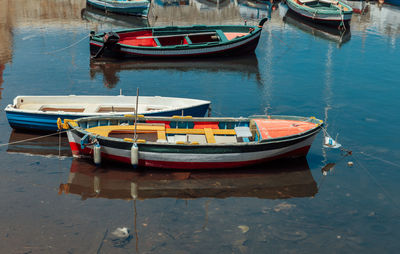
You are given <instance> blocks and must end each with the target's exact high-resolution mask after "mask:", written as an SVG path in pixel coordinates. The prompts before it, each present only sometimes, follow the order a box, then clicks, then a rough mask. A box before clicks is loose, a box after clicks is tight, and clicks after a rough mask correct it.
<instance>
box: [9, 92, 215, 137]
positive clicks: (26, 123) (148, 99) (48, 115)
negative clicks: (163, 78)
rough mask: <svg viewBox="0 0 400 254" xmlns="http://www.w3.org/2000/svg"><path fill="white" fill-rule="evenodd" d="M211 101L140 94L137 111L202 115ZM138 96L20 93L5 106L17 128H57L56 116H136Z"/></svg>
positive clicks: (45, 129)
mask: <svg viewBox="0 0 400 254" xmlns="http://www.w3.org/2000/svg"><path fill="white" fill-rule="evenodd" d="M210 104H211V103H210V101H205V100H197V99H188V98H175V97H160V96H139V99H138V107H137V108H138V114H139V115H146V116H174V115H180V116H182V115H185V116H189V115H190V116H194V117H203V116H204V115H205V114H206V113H207V111H208V109H209V107H210ZM135 108H136V96H123V95H119V96H75V95H69V96H17V97H15V98H14V101H13V104H9V105H7V107H6V108H5V111H6V114H7V119H8V123H9V124H10V126H11V127H12V128H14V129H29V130H37V131H57V130H58V127H57V119H58V118H62V119H76V118H81V117H87V116H115V115H133V114H135V112H136V109H135Z"/></svg>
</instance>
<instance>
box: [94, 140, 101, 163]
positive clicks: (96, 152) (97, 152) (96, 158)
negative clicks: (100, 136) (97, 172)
mask: <svg viewBox="0 0 400 254" xmlns="http://www.w3.org/2000/svg"><path fill="white" fill-rule="evenodd" d="M93 161H94V164H96V165H100V164H101V146H100V145H99V144H98V143H96V144H94V147H93Z"/></svg>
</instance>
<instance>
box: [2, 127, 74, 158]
mask: <svg viewBox="0 0 400 254" xmlns="http://www.w3.org/2000/svg"><path fill="white" fill-rule="evenodd" d="M8 142H9V143H10V144H9V145H8V148H7V153H18V154H25V155H29V156H32V155H38V156H45V157H51V156H62V157H71V156H72V154H71V149H70V147H69V143H68V139H67V136H65V135H61V137H59V136H58V135H54V136H43V135H40V134H38V133H33V134H32V133H27V132H23V131H16V130H13V131H12V132H11V134H10V139H9V141H8Z"/></svg>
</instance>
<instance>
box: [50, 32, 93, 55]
mask: <svg viewBox="0 0 400 254" xmlns="http://www.w3.org/2000/svg"><path fill="white" fill-rule="evenodd" d="M89 36H90V34H88V35H86V36H85V37H83V38H82V39H80V40H79V41H77V42H74V43H72V44H71V45H69V46H67V47H64V48H61V49H57V50H54V51H48V52H44V53H43V54H46V55H48V54H53V53H57V52H61V51H63V50H66V49H69V48H72V47H73V46H75V45H77V44H78V43H80V42H81V41H83V40H85V39H86V38H88V37H89Z"/></svg>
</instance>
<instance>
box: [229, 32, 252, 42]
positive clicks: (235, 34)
mask: <svg viewBox="0 0 400 254" xmlns="http://www.w3.org/2000/svg"><path fill="white" fill-rule="evenodd" d="M224 34H225V36H226V38H227V39H228V40H229V41H230V40H232V39H235V38H236V37H242V36H245V35H247V34H248V33H224Z"/></svg>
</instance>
